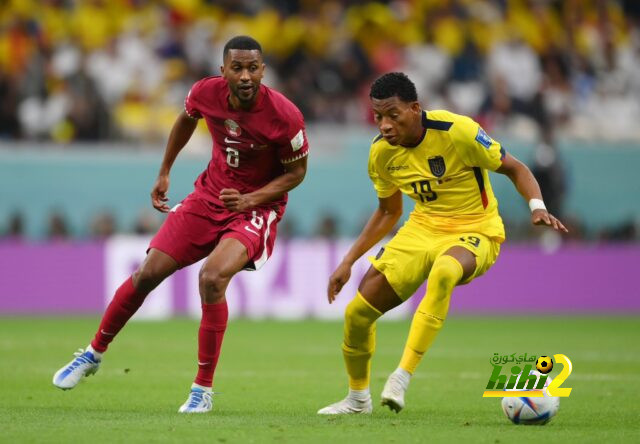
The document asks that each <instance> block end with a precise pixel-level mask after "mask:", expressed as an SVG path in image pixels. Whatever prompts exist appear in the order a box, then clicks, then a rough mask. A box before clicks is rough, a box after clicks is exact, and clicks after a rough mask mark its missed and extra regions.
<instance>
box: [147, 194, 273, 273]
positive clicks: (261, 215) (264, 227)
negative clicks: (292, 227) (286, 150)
mask: <svg viewBox="0 0 640 444" xmlns="http://www.w3.org/2000/svg"><path fill="white" fill-rule="evenodd" d="M281 217H282V213H281V212H276V210H274V209H270V208H256V209H252V210H248V211H246V212H243V213H238V212H234V211H229V210H227V209H226V208H223V207H219V206H217V205H214V204H212V203H210V202H208V201H206V200H204V199H202V198H199V197H197V196H195V195H194V194H190V195H189V196H187V198H186V199H185V200H183V201H182V202H181V203H179V204H178V205H176V206H175V207H173V208H172V209H171V211H169V214H168V216H167V219H166V220H165V221H164V223H163V224H162V227H160V230H158V232H157V233H156V235H155V236H154V237H153V239H151V243H150V244H149V249H151V248H156V249H158V250H160V251H162V252H163V253H166V254H168V255H169V256H171V257H172V258H173V259H175V261H176V262H178V264H179V265H180V267H186V266H187V265H191V264H193V263H195V262H198V261H199V260H200V259H203V258H205V257H207V256H208V255H209V253H211V252H212V251H213V249H214V248H215V247H216V245H218V243H219V242H220V241H221V240H222V239H224V238H227V237H231V238H234V239H237V240H238V241H240V242H241V243H242V244H243V245H244V246H245V247H246V248H247V254H248V256H249V262H248V263H247V265H246V266H245V269H247V270H257V269H259V268H260V267H262V265H264V263H265V262H266V261H267V259H269V256H271V252H272V251H273V245H274V243H275V240H276V231H277V224H278V222H279V221H280V218H281Z"/></svg>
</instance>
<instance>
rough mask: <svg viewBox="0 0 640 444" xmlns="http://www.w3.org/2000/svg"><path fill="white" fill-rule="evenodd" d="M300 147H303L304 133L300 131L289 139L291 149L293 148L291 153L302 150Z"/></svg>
mask: <svg viewBox="0 0 640 444" xmlns="http://www.w3.org/2000/svg"><path fill="white" fill-rule="evenodd" d="M302 145H304V132H303V131H302V130H300V131H298V134H296V135H295V136H293V139H291V148H293V151H298V150H299V149H300V148H302Z"/></svg>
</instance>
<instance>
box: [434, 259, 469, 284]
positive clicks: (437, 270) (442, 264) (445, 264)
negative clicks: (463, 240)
mask: <svg viewBox="0 0 640 444" xmlns="http://www.w3.org/2000/svg"><path fill="white" fill-rule="evenodd" d="M462 273H463V271H462V265H460V262H458V261H457V260H456V259H454V258H453V257H451V256H442V257H440V258H438V259H437V260H436V262H435V263H434V264H433V267H432V268H431V272H430V273H429V279H428V280H429V284H430V285H437V286H438V289H439V290H440V291H439V292H438V293H443V292H446V291H447V290H449V289H453V287H455V286H456V285H457V284H458V282H460V279H461V278H462Z"/></svg>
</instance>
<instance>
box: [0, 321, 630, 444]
mask: <svg viewBox="0 0 640 444" xmlns="http://www.w3.org/2000/svg"><path fill="white" fill-rule="evenodd" d="M97 322H98V321H97V319H96V318H92V319H86V318H82V319H78V318H47V319H42V318H18V319H12V318H0V394H1V402H0V442H7V443H24V442H34V443H35V442H38V443H40V442H79V441H87V440H89V441H91V442H95V443H97V442H109V443H115V442H123V443H124V442H126V443H131V442H144V443H155V442H208V443H232V442H240V443H250V442H256V443H262V442H288V443H301V442H323V443H324V442H335V443H342V442H348V443H350V444H352V443H358V442H366V443H377V442H396V443H407V442H447V443H456V442H463V441H464V442H473V443H476V442H487V443H510V442H541V443H547V442H563V443H573V442H575V443H583V442H598V443H601V442H616V443H617V442H638V440H640V408H639V407H638V405H639V402H638V399H639V398H640V328H639V325H640V323H639V322H638V318H637V317H616V318H583V317H576V318H565V317H539V318H538V317H531V318H465V317H451V319H449V321H448V322H447V324H446V326H445V328H444V330H443V331H442V332H441V334H440V336H439V338H438V339H437V340H436V343H435V345H434V347H433V348H432V350H430V352H429V353H428V355H427V356H426V358H425V360H424V361H423V362H422V364H421V366H420V368H419V369H418V372H417V374H416V376H415V377H414V378H413V380H412V382H411V387H410V389H409V392H408V395H407V407H406V408H405V410H403V411H402V412H401V413H400V414H397V415H396V414H395V413H392V412H391V411H389V410H387V409H386V408H384V409H383V408H382V407H380V406H379V396H380V391H381V390H382V385H383V383H384V380H385V379H386V376H387V375H388V373H389V372H390V371H391V370H393V369H394V367H395V365H396V364H397V361H398V359H399V357H400V354H401V351H402V346H403V345H404V340H405V337H406V334H407V331H408V328H409V323H408V321H405V322H381V323H379V326H378V346H377V351H376V354H375V356H374V360H373V378H372V387H371V388H372V394H373V398H374V405H375V407H374V412H373V414H372V415H371V416H352V417H320V416H318V415H316V411H317V410H318V409H319V408H321V407H324V406H325V405H327V404H329V403H331V402H334V401H337V400H338V399H340V398H342V397H343V396H344V395H345V393H346V377H345V374H344V369H343V363H342V356H341V352H340V342H341V336H342V324H341V323H338V322H316V321H307V322H273V321H264V322H249V321H242V320H233V321H231V322H230V324H229V329H228V331H227V336H226V338H225V343H224V348H223V350H222V356H221V359H220V364H219V367H218V371H217V374H216V384H215V390H216V391H218V392H220V394H219V395H217V396H215V397H214V411H213V412H211V413H210V414H205V415H186V416H185V415H179V414H178V413H177V409H178V407H179V406H180V404H181V403H182V402H183V401H184V400H185V399H186V395H187V391H188V388H189V385H190V383H191V381H192V378H193V376H194V374H195V373H194V372H195V367H196V365H195V358H196V342H195V341H196V336H197V323H196V322H195V321H192V320H173V321H167V322H132V323H131V324H130V325H128V326H127V327H126V328H125V330H123V332H122V333H121V335H120V336H119V337H118V339H117V340H116V341H115V343H114V344H113V345H112V347H111V349H110V350H109V353H108V354H107V355H106V356H105V360H104V362H103V364H102V367H101V368H100V371H99V372H98V373H97V374H96V375H95V376H91V377H89V378H86V379H85V380H84V381H83V382H82V383H81V384H80V385H79V386H78V387H76V388H75V389H74V390H71V391H66V392H63V391H61V390H58V389H56V388H54V387H53V385H52V384H51V377H52V375H53V373H54V372H55V371H56V370H57V369H58V368H59V367H60V366H61V365H63V364H64V363H65V362H67V361H68V360H69V359H70V358H71V357H72V355H71V353H72V352H73V351H74V350H75V349H76V348H77V347H79V346H85V345H86V343H87V342H88V340H89V339H90V337H91V335H92V334H93V331H94V329H95V328H96V326H97ZM494 352H498V353H509V354H510V353H513V352H518V353H524V352H527V353H534V354H555V353H563V354H565V355H567V356H568V357H569V358H570V359H571V360H572V362H573V373H572V374H571V376H570V377H569V378H568V379H567V381H566V382H565V384H564V385H563V386H565V387H572V388H573V392H572V394H571V396H570V397H569V398H563V399H562V400H561V402H560V411H559V413H558V416H556V417H555V418H554V419H553V420H552V421H551V423H549V424H548V425H546V426H516V425H513V424H511V423H510V422H508V421H507V419H506V418H505V417H504V415H503V413H502V411H501V409H500V400H499V399H496V398H494V399H490V398H482V391H483V390H484V387H485V385H486V384H487V380H488V378H489V375H490V373H491V366H490V364H489V359H490V358H491V357H492V356H493V353H494ZM555 374H557V370H556V369H554V370H553V372H552V374H551V375H552V376H554V375H555Z"/></svg>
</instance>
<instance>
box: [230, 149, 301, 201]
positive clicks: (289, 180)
mask: <svg viewBox="0 0 640 444" xmlns="http://www.w3.org/2000/svg"><path fill="white" fill-rule="evenodd" d="M306 174H307V158H306V157H303V158H302V159H300V160H296V161H295V162H291V163H287V164H285V165H284V174H281V175H280V176H278V177H276V178H275V179H273V180H272V181H271V182H269V183H268V184H266V185H265V186H263V187H262V188H259V189H257V190H255V191H253V192H251V193H247V194H241V193H240V192H239V191H238V190H235V189H233V188H224V189H222V190H220V200H221V201H222V203H223V204H224V206H225V207H226V208H227V209H229V210H231V211H245V210H248V209H249V208H253V207H256V206H258V205H262V204H265V203H268V202H273V201H274V200H278V199H280V198H281V197H282V196H283V195H284V194H285V193H286V192H288V191H291V190H293V189H294V188H295V187H297V186H298V185H300V184H301V183H302V181H303V180H304V176H305V175H306Z"/></svg>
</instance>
